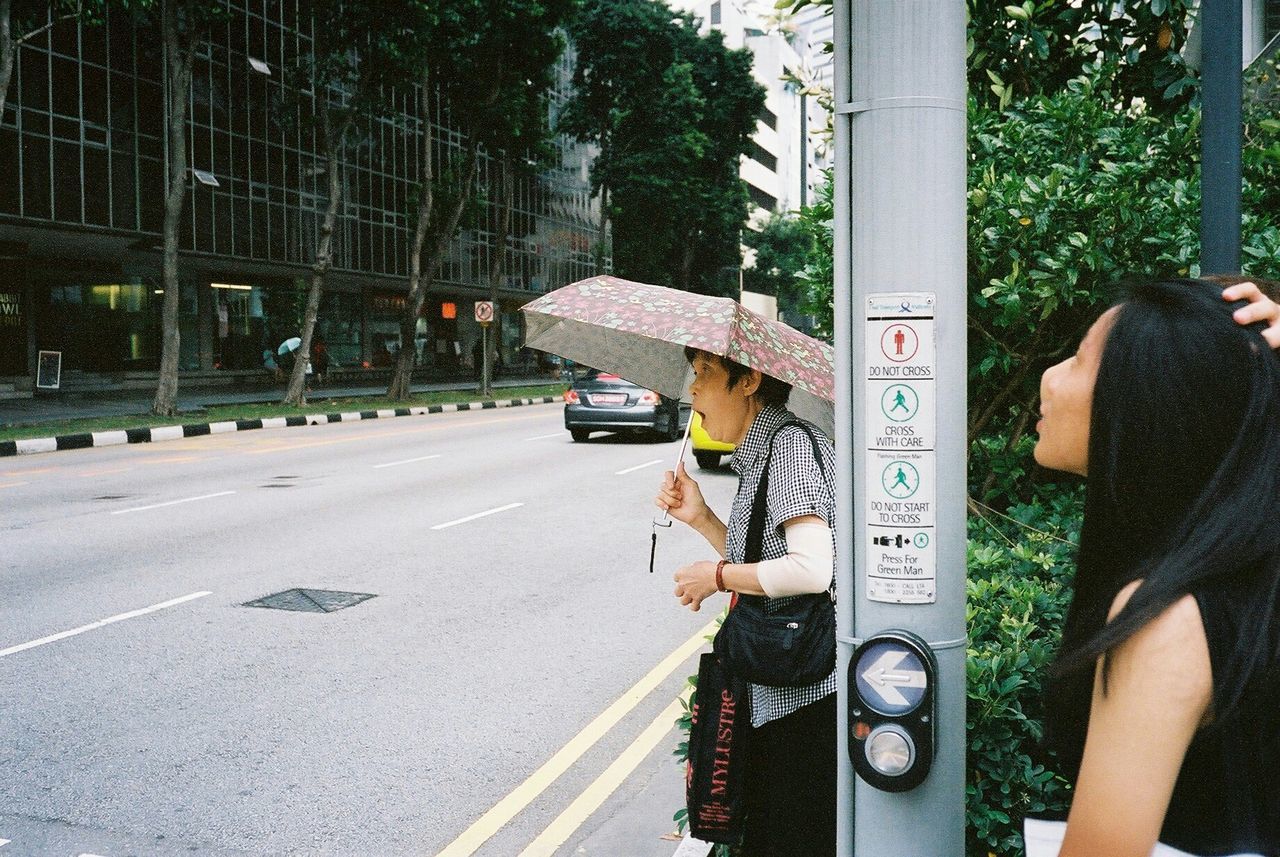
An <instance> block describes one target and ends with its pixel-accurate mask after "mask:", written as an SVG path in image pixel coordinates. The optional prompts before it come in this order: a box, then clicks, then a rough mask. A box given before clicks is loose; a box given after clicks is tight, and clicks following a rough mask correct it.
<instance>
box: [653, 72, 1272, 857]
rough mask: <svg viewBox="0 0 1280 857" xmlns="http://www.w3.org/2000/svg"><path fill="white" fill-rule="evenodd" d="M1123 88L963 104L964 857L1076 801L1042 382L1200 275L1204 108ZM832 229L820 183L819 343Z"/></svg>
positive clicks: (1253, 90) (1248, 235)
mask: <svg viewBox="0 0 1280 857" xmlns="http://www.w3.org/2000/svg"><path fill="white" fill-rule="evenodd" d="M1116 74H1117V73H1116V71H1115V69H1106V68H1098V67H1087V68H1086V74H1084V75H1083V76H1080V77H1078V78H1076V79H1074V80H1072V81H1070V82H1069V83H1067V85H1066V86H1065V87H1064V88H1063V89H1062V91H1059V92H1056V93H1054V94H1052V95H1042V96H1035V97H1031V98H1027V99H1025V100H1023V101H1021V102H1017V103H1015V104H1013V106H1012V107H1011V108H1010V109H1007V110H1001V109H999V108H998V107H995V106H986V105H983V104H979V103H978V102H977V101H976V100H971V102H970V107H969V129H970V143H969V153H970V160H969V227H968V228H969V237H968V246H969V270H968V283H969V328H970V330H969V396H970V400H969V401H970V408H969V449H970V455H969V488H970V513H971V514H970V521H969V541H968V579H967V582H966V592H967V598H968V601H967V606H966V618H967V622H968V630H969V648H968V665H967V678H968V712H967V718H966V728H967V738H968V748H967V756H968V758H967V771H968V774H967V775H968V780H967V787H966V801H967V803H966V819H967V834H966V851H967V855H968V857H1022V854H1023V843H1022V835H1021V828H1022V819H1023V817H1024V816H1025V815H1026V814H1027V813H1034V812H1039V811H1043V810H1045V809H1060V808H1065V807H1066V806H1067V805H1068V803H1069V784H1068V783H1066V782H1065V781H1064V780H1063V779H1062V777H1060V776H1059V775H1058V774H1057V772H1056V769H1055V762H1054V759H1053V757H1052V756H1051V755H1049V754H1047V753H1046V752H1045V751H1044V750H1043V749H1042V748H1041V747H1040V742H1041V739H1042V737H1043V725H1042V720H1043V710H1042V702H1041V699H1042V691H1043V681H1044V679H1045V676H1046V674H1047V672H1048V666H1049V664H1050V662H1051V660H1052V658H1053V655H1054V653H1055V651H1056V649H1057V646H1058V642H1059V638H1060V633H1061V625H1062V621H1063V618H1064V616H1065V612H1066V609H1067V606H1068V604H1069V603H1070V599H1071V581H1072V577H1073V574H1074V548H1075V543H1076V542H1077V541H1078V537H1079V527H1080V519H1081V513H1082V511H1083V492H1082V490H1081V486H1079V485H1072V484H1043V482H1042V481H1041V478H1042V475H1043V474H1041V473H1038V472H1037V471H1036V469H1035V465H1034V463H1033V460H1032V457H1031V450H1032V448H1033V446H1034V443H1035V438H1034V435H1033V433H1032V431H1031V428H1032V416H1033V414H1034V413H1035V409H1036V400H1037V397H1038V390H1039V378H1040V375H1041V373H1042V372H1043V371H1044V369H1045V368H1047V367H1048V366H1050V365H1052V364H1053V363H1055V362H1057V361H1058V360H1060V359H1062V358H1063V357H1064V356H1066V355H1067V354H1069V353H1071V351H1073V350H1074V349H1075V347H1076V345H1077V343H1078V342H1079V339H1080V337H1081V336H1082V335H1083V334H1084V331H1085V330H1086V329H1087V326H1088V324H1089V323H1090V322H1091V321H1092V319H1093V318H1094V317H1095V316H1096V315H1097V314H1098V313H1099V312H1100V311H1101V310H1102V309H1103V308H1104V307H1105V306H1107V305H1108V304H1109V303H1110V302H1111V300H1112V298H1113V287H1114V286H1115V285H1116V284H1117V283H1121V282H1123V281H1125V280H1129V279H1135V278H1149V277H1166V276H1170V277H1177V276H1195V275H1197V274H1198V273H1199V259H1198V256H1199V218H1200V184H1199V170H1198V164H1199V160H1200V150H1199V147H1200V139H1199V126H1200V112H1199V109H1198V103H1197V102H1195V101H1194V100H1193V101H1192V102H1191V103H1190V104H1189V105H1187V106H1185V107H1182V108H1180V109H1177V110H1174V111H1172V112H1165V111H1162V112H1161V113H1160V114H1158V115H1157V114H1156V113H1154V112H1148V111H1147V110H1145V109H1144V108H1143V107H1142V105H1141V104H1137V105H1134V104H1131V103H1130V102H1128V101H1127V100H1126V99H1124V98H1122V97H1120V96H1119V95H1117V94H1116V93H1115V92H1114V91H1113V90H1115V89H1116ZM1246 92H1247V93H1248V95H1247V97H1246V105H1245V126H1244V141H1245V145H1244V150H1243V171H1244V186H1243V195H1242V210H1243V228H1242V246H1243V260H1242V261H1243V269H1244V272H1245V273H1254V274H1257V275H1259V276H1266V277H1270V278H1276V277H1277V275H1278V269H1280V77H1278V76H1277V68H1276V63H1275V60H1271V61H1270V62H1268V63H1265V64H1263V65H1262V66H1261V67H1259V68H1258V69H1256V70H1255V71H1254V74H1253V76H1252V77H1251V79H1250V80H1249V81H1248V82H1247V84H1246ZM855 215H856V213H855ZM831 219H832V209H831V193H830V185H829V184H828V186H827V188H825V189H824V190H823V191H822V192H820V193H819V194H818V200H817V202H816V204H815V205H813V206H811V207H809V208H807V209H804V210H803V211H802V212H801V221H802V223H803V225H804V226H805V228H806V229H807V230H809V231H810V232H811V234H813V235H814V237H815V246H816V247H817V253H816V255H815V257H814V258H813V259H811V260H810V262H809V264H808V265H807V266H806V268H805V271H804V274H803V275H802V277H801V279H802V280H803V282H804V288H805V291H806V295H805V298H806V301H807V309H808V310H809V311H811V312H813V313H814V314H815V316H816V317H817V320H818V328H819V329H820V330H824V331H830V330H831V329H832V314H833V313H832V290H831V271H832V267H831V261H832V260H831V242H830V234H831ZM686 728H687V721H686ZM683 746H684V745H682V747H683ZM677 755H678V756H681V757H682V751H681V750H677ZM676 820H677V822H678V823H680V824H681V826H683V811H681V812H680V813H677V818H676ZM716 855H717V857H728V851H727V850H725V849H722V850H720V851H717V852H716Z"/></svg>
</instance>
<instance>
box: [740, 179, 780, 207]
mask: <svg viewBox="0 0 1280 857" xmlns="http://www.w3.org/2000/svg"><path fill="white" fill-rule="evenodd" d="M747 194H748V195H749V196H750V197H751V201H752V202H753V203H754V204H756V205H758V206H760V207H761V208H763V209H764V210H765V211H776V210H777V209H778V198H777V197H776V196H774V195H773V194H771V193H765V192H764V191H762V190H760V188H758V187H756V186H755V185H753V184H752V183H751V182H747Z"/></svg>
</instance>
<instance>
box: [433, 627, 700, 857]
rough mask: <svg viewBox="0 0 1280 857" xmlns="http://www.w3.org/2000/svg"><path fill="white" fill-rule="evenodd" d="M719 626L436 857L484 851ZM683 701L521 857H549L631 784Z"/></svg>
mask: <svg viewBox="0 0 1280 857" xmlns="http://www.w3.org/2000/svg"><path fill="white" fill-rule="evenodd" d="M715 628H716V623H715V622H711V623H709V624H708V625H707V626H706V627H704V628H703V629H702V630H700V631H698V633H696V634H694V635H693V636H692V637H690V638H689V639H688V640H687V641H686V642H685V643H684V644H682V645H681V646H680V647H679V648H678V649H676V650H675V651H674V652H672V653H671V654H669V655H667V656H666V657H665V658H664V659H663V660H662V662H661V663H659V664H658V665H657V666H655V667H654V668H653V669H651V670H650V671H649V672H648V673H647V674H646V675H645V676H644V678H642V679H640V680H639V681H638V682H636V683H635V684H634V685H633V686H632V687H631V688H630V689H629V690H628V691H627V692H626V693H624V694H622V696H620V697H618V699H617V700H616V701H615V702H614V703H613V704H612V705H610V706H609V707H608V708H606V709H605V710H604V711H602V712H600V714H599V715H598V716H597V717H596V718H595V719H594V720H592V721H591V722H590V723H588V724H587V725H586V727H585V728H583V730H582V731H581V732H579V733H578V734H577V735H575V736H574V737H573V738H572V739H570V741H569V743H567V744H565V745H564V747H562V748H560V750H559V751H558V752H557V753H556V754H555V755H554V756H552V757H551V758H550V759H548V760H547V761H546V762H545V763H544V764H543V765H542V767H540V768H538V770H536V771H534V772H533V773H532V774H531V775H530V776H529V778H528V779H526V780H525V781H524V782H523V783H521V784H520V785H519V786H517V787H516V788H515V790H514V791H512V792H511V793H510V794H509V795H507V796H506V797H504V798H503V799H502V800H500V801H498V803H497V804H495V805H494V807H493V808H492V809H490V810H489V811H488V812H486V813H485V814H484V815H482V816H480V818H478V819H477V820H476V822H475V823H474V824H472V825H471V826H470V827H468V828H467V829H466V830H465V831H463V833H462V835H461V836H459V837H458V838H457V839H455V840H453V842H451V843H449V844H448V845H447V846H445V848H444V850H443V851H441V852H439V853H438V854H437V855H436V857H469V855H471V854H474V853H475V852H476V851H477V850H479V848H480V846H482V845H484V843H485V842H487V841H488V840H489V838H490V837H492V836H493V835H494V834H495V833H497V832H498V831H499V830H501V829H502V827H503V826H505V825H506V824H507V822H509V821H510V820H511V819H513V818H515V817H516V816H517V815H518V814H519V813H521V812H523V811H524V809H525V807H527V806H528V805H529V804H530V803H532V802H533V801H534V800H535V799H536V798H537V797H538V796H539V795H540V794H542V793H543V792H544V791H546V789H547V788H548V787H549V786H550V785H551V784H552V783H554V782H555V781H556V779H558V778H559V777H560V775H561V774H563V773H564V772H565V771H567V770H568V769H569V768H570V766H572V765H573V764H574V762H576V761H578V759H580V758H581V757H582V755H583V754H584V753H586V752H587V751H588V750H590V749H591V748H592V747H593V746H595V744H596V743H597V742H598V741H599V740H600V739H601V738H603V737H604V736H605V734H606V733H607V732H608V731H609V730H610V729H612V728H613V727H614V726H616V725H617V723H618V721H620V720H621V719H622V718H623V717H625V716H626V715H627V714H629V713H630V712H631V711H632V710H633V709H635V707H636V706H637V705H639V704H640V702H641V701H642V700H643V699H644V698H645V697H647V696H648V695H649V694H650V693H652V692H653V691H654V689H656V688H657V687H658V685H660V684H661V683H662V682H663V681H665V680H666V678H667V677H668V676H670V675H671V674H672V673H673V672H675V671H676V669H677V668H679V666H680V665H681V664H683V663H684V662H685V661H687V660H689V658H691V657H693V655H694V654H695V653H696V652H697V651H698V650H699V649H701V648H702V647H703V646H704V645H706V639H707V636H708V635H710V634H711V633H713V632H714V631H715ZM680 711H681V706H680V701H679V699H676V700H675V701H673V702H672V703H671V704H670V705H668V706H667V707H666V708H665V709H663V711H662V713H661V714H659V715H658V716H657V717H656V718H654V720H653V722H652V723H650V724H649V726H648V727H647V728H646V729H645V730H644V732H642V733H641V734H640V737H638V738H636V740H635V741H633V742H632V743H631V745H630V746H629V747H627V749H626V750H625V751H623V753H622V755H620V756H619V757H618V758H617V759H615V760H614V762H613V763H612V764H611V765H609V767H608V768H607V769H605V771H604V773H602V774H601V775H600V776H599V777H597V778H596V780H595V782H593V783H592V784H591V785H589V786H587V788H586V790H585V791H583V792H582V794H580V795H579V796H578V797H577V799H576V800H574V801H573V803H571V804H569V806H568V807H567V808H566V809H565V810H564V812H562V813H560V815H559V816H557V817H556V819H555V820H554V821H552V822H551V824H550V825H548V826H547V828H546V829H545V830H543V831H542V833H540V834H539V835H538V837H537V839H535V840H534V841H533V842H531V843H530V844H529V846H528V847H526V848H525V849H524V851H522V852H520V857H548V855H551V854H553V853H555V850H556V849H557V848H559V847H560V845H562V844H563V843H564V841H565V840H566V839H568V838H569V837H570V836H571V835H573V832H574V831H575V830H577V829H578V828H579V827H580V826H581V825H582V823H583V822H584V821H586V820H587V818H588V817H590V815H591V813H593V812H594V811H595V810H596V809H598V808H599V807H600V805H601V804H602V803H604V801H605V799H607V798H608V797H609V795H610V794H612V793H613V792H614V790H615V789H617V788H618V786H619V785H621V784H622V783H623V781H624V780H626V778H627V776H628V775H629V774H630V773H631V772H632V771H633V770H635V768H636V767H637V766H638V765H639V764H640V763H641V762H642V761H643V760H644V758H645V756H647V755H648V754H649V753H650V751H652V750H653V748H654V747H655V746H657V744H658V742H659V741H661V740H662V737H663V736H664V735H666V734H667V732H669V731H670V730H671V727H672V725H673V724H674V722H675V719H676V718H677V717H678V716H679V715H680Z"/></svg>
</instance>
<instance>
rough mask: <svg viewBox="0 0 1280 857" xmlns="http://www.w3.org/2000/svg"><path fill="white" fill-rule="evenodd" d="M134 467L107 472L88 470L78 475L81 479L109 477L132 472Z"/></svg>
mask: <svg viewBox="0 0 1280 857" xmlns="http://www.w3.org/2000/svg"><path fill="white" fill-rule="evenodd" d="M132 469H133V468H132V467H112V468H109V469H107V470H86V471H84V472H82V473H79V474H77V475H78V476H79V477H80V478H81V479H84V478H86V477H89V476H108V475H110V474H112V473H124V472H125V471H126V470H132Z"/></svg>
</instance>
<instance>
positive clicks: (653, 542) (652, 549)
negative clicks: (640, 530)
mask: <svg viewBox="0 0 1280 857" xmlns="http://www.w3.org/2000/svg"><path fill="white" fill-rule="evenodd" d="M650 530H651V533H650V536H649V539H650V542H649V573H650V574H653V559H654V557H655V556H656V555H657V553H658V525H657V524H654V525H653V526H652V527H651V528H650Z"/></svg>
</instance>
